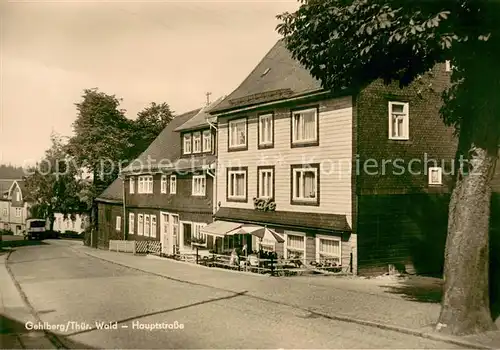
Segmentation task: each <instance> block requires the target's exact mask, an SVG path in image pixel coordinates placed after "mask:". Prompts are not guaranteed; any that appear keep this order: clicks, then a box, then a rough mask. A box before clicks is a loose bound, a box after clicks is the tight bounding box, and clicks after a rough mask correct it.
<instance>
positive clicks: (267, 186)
mask: <svg viewBox="0 0 500 350" xmlns="http://www.w3.org/2000/svg"><path fill="white" fill-rule="evenodd" d="M257 169H258V173H259V180H258V181H259V182H258V183H257V188H258V190H257V193H258V197H259V198H273V197H274V182H273V177H274V168H267V167H262V168H257Z"/></svg>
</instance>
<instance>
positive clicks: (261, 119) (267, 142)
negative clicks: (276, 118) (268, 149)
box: [259, 113, 274, 146]
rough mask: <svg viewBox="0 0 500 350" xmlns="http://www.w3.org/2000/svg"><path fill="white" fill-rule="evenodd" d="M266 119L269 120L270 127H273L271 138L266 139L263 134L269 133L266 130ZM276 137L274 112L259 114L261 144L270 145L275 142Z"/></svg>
mask: <svg viewBox="0 0 500 350" xmlns="http://www.w3.org/2000/svg"><path fill="white" fill-rule="evenodd" d="M264 120H269V124H267V125H269V128H270V129H271V132H270V134H271V138H270V139H269V140H266V139H264V137H263V136H267V135H268V133H267V132H266V130H264V125H266V124H265V123H264ZM273 139H274V125H273V114H272V113H268V114H261V115H259V146H269V145H272V144H273Z"/></svg>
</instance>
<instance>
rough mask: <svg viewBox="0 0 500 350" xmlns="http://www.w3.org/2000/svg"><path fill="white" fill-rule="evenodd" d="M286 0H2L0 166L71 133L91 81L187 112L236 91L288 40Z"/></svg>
mask: <svg viewBox="0 0 500 350" xmlns="http://www.w3.org/2000/svg"><path fill="white" fill-rule="evenodd" d="M299 5H300V4H299V3H298V2H297V1H296V0H288V1H287V0H281V1H265V0H261V1H257V0H247V1H237V0H232V1H231V0H226V1H215V0H212V1H209V0H199V1H189V0H185V1H104V0H102V1H90V0H87V1H85V0H80V1H64V0H59V1H7V0H0V21H1V22H0V164H2V163H3V164H6V163H10V164H14V165H19V166H25V165H27V164H32V163H34V162H35V161H37V160H39V159H40V158H41V157H42V156H43V154H44V151H45V150H46V149H47V148H48V147H49V146H50V134H51V133H52V132H56V133H59V134H61V135H64V136H71V134H72V123H73V121H74V120H75V118H76V108H75V105H74V104H75V103H77V102H79V101H80V100H81V96H82V93H83V90H84V89H87V88H94V87H97V88H99V90H100V91H103V92H105V93H108V94H114V95H116V96H117V97H119V98H122V99H123V102H122V104H121V107H122V108H124V109H126V110H127V116H128V117H129V118H132V119H133V118H135V117H136V115H137V112H139V111H140V110H142V109H143V108H144V107H145V106H147V105H149V103H150V102H153V101H154V102H157V103H161V102H167V103H168V104H169V105H170V107H171V109H172V110H173V111H174V112H175V113H177V114H181V113H183V112H186V111H189V110H192V109H195V108H199V107H201V106H202V105H204V104H205V102H206V95H205V93H206V92H211V93H212V95H211V100H212V101H213V100H215V99H217V98H218V97H220V96H223V95H228V94H229V93H231V92H232V91H233V90H234V89H235V88H236V87H237V86H238V85H239V84H240V83H241V82H242V81H243V79H244V78H245V77H246V76H247V75H248V74H249V73H250V71H251V70H252V69H253V68H254V67H255V66H256V65H257V63H258V62H259V61H260V60H261V59H262V57H263V56H264V55H265V54H266V53H267V52H268V51H269V50H270V49H271V47H272V46H273V45H274V43H275V42H276V41H277V40H278V39H279V34H278V33H277V32H276V31H275V28H276V25H277V24H278V21H277V19H276V17H275V16H276V15H277V14H279V13H282V12H285V11H289V12H292V11H294V10H296V9H297V8H298V6H299Z"/></svg>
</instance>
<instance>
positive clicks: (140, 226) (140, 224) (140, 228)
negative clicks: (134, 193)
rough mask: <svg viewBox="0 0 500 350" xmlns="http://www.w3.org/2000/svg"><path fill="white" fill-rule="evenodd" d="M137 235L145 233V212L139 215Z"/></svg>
mask: <svg viewBox="0 0 500 350" xmlns="http://www.w3.org/2000/svg"><path fill="white" fill-rule="evenodd" d="M137 235H139V236H143V235H144V214H138V215H137Z"/></svg>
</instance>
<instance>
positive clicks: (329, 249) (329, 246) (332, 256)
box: [316, 237, 342, 265]
mask: <svg viewBox="0 0 500 350" xmlns="http://www.w3.org/2000/svg"><path fill="white" fill-rule="evenodd" d="M341 257H342V255H341V247H340V238H337V237H316V261H318V262H319V263H323V264H324V263H332V262H334V263H336V264H337V265H340V264H341Z"/></svg>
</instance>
